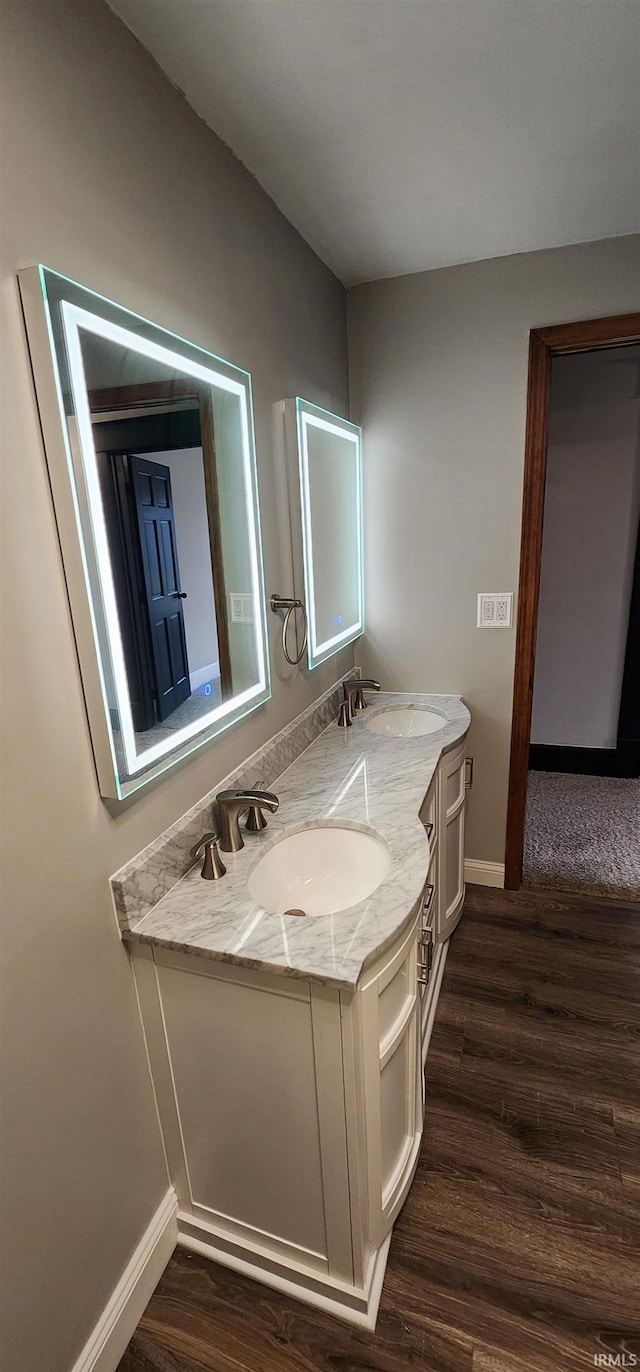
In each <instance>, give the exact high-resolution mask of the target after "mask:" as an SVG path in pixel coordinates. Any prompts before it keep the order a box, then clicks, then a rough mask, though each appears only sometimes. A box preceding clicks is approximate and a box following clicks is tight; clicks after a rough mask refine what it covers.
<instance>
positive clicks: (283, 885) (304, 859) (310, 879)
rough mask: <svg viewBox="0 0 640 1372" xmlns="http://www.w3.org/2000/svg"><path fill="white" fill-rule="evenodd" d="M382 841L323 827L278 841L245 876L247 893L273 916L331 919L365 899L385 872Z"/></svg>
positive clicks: (354, 831)
mask: <svg viewBox="0 0 640 1372" xmlns="http://www.w3.org/2000/svg"><path fill="white" fill-rule="evenodd" d="M389 862H390V858H389V850H388V848H387V846H386V844H385V843H384V842H383V841H382V839H380V838H377V837H376V836H375V834H370V833H366V832H363V831H362V830H360V829H347V828H340V827H338V826H337V825H324V826H322V827H319V828H316V829H303V830H302V831H301V832H300V833H297V834H289V835H286V836H285V837H284V838H281V839H280V840H279V842H278V843H275V844H274V846H273V848H270V849H269V851H268V852H267V853H265V855H264V857H263V858H261V859H260V862H259V863H258V865H257V867H254V870H253V872H252V873H251V876H250V877H249V893H250V895H251V896H252V897H253V899H254V900H255V901H257V902H258V904H259V905H262V906H264V909H265V910H269V911H270V912H271V913H272V914H275V915H285V914H288V913H292V914H301V913H304V914H305V915H335V914H337V913H338V911H340V910H348V909H349V908H350V906H352V905H357V904H358V903H359V901H361V900H366V898H367V896H370V895H371V893H372V891H375V889H376V887H377V886H379V885H380V882H381V881H382V879H383V877H384V876H386V873H387V871H388V870H389Z"/></svg>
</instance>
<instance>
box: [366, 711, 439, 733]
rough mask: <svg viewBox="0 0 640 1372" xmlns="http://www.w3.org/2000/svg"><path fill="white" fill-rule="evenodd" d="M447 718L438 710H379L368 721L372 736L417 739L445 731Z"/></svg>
mask: <svg viewBox="0 0 640 1372" xmlns="http://www.w3.org/2000/svg"><path fill="white" fill-rule="evenodd" d="M446 722H447V720H446V716H445V715H441V714H439V712H438V711H437V710H426V709H425V710H423V709H421V708H420V706H416V707H415V708H414V709H409V710H402V709H396V710H394V709H393V708H392V709H389V710H378V711H377V712H376V714H375V715H371V717H370V719H368V720H367V729H370V730H371V732H372V734H386V736H387V738H417V737H418V736H419V735H420V734H437V732H438V730H439V729H444V726H445V724H446Z"/></svg>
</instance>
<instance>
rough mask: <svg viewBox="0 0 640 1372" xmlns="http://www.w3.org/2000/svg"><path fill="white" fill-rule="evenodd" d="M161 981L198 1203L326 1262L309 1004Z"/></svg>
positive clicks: (180, 979) (195, 982) (162, 975)
mask: <svg viewBox="0 0 640 1372" xmlns="http://www.w3.org/2000/svg"><path fill="white" fill-rule="evenodd" d="M158 983H159V987H160V995H161V999H162V1007H163V1012H164V1019H165V1026H166V1035H167V1041H168V1048H169V1055H170V1059H171V1067H172V1072H173V1080H174V1089H175V1095H176V1101H177V1107H178V1112H179V1116H180V1123H181V1129H182V1137H183V1140H184V1148H185V1154H186V1162H187V1169H188V1174H189V1187H190V1193H191V1201H192V1203H193V1204H194V1205H197V1206H199V1207H203V1208H204V1209H208V1210H210V1211H212V1212H214V1214H215V1215H217V1216H220V1217H225V1216H227V1217H229V1218H230V1219H232V1220H236V1221H239V1222H240V1223H242V1224H244V1225H247V1226H249V1227H251V1228H253V1229H255V1230H258V1231H261V1232H262V1233H264V1234H267V1235H274V1236H276V1237H278V1238H280V1239H282V1240H285V1241H286V1242H289V1243H291V1244H294V1245H297V1246H300V1247H301V1248H305V1249H308V1250H311V1251H312V1252H313V1253H316V1254H319V1255H322V1256H323V1257H326V1253H327V1246H326V1234H325V1223H324V1207H323V1194H322V1172H321V1160H320V1139H319V1128H318V1112H317V1105H316V1081H315V1066H314V1053H313V1033H312V1022H311V1005H310V1001H309V999H305V1000H302V999H300V997H299V995H298V996H297V997H296V998H293V997H289V996H287V995H286V994H282V995H278V994H274V993H271V992H268V991H260V990H258V989H257V988H255V987H249V986H246V985H243V984H241V983H236V982H234V981H232V980H228V979H225V980H217V979H213V978H211V977H204V976H203V977H200V976H193V975H191V974H190V973H188V972H183V971H180V970H177V969H175V968H167V967H159V968H158Z"/></svg>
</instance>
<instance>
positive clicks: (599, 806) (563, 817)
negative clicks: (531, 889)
mask: <svg viewBox="0 0 640 1372" xmlns="http://www.w3.org/2000/svg"><path fill="white" fill-rule="evenodd" d="M523 875H524V880H525V883H526V884H527V885H528V886H540V887H548V888H552V887H555V888H556V889H559V890H565V891H587V892H591V893H592V894H594V895H602V896H614V897H619V898H620V899H621V900H639V899H640V780H627V779H619V778H617V777H590V776H573V775H569V774H568V773H566V772H529V783H528V791H527V818H526V825H525V849H524V873H523Z"/></svg>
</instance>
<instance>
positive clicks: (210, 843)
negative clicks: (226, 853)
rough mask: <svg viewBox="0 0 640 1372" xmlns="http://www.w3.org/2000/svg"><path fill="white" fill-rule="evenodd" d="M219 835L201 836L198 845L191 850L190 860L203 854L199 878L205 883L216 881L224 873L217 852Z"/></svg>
mask: <svg viewBox="0 0 640 1372" xmlns="http://www.w3.org/2000/svg"><path fill="white" fill-rule="evenodd" d="M219 838H220V835H219V834H203V836H202V838H201V839H200V842H199V843H195V844H194V846H193V848H192V849H191V856H192V858H199V857H201V855H202V854H203V853H204V862H203V864H202V871H201V873H200V876H201V877H204V880H205V881H218V879H219V878H220V877H223V876H224V874H225V872H226V870H227V869H226V867H225V865H224V862H223V861H222V858H221V857H220V854H219V852H218V841H219Z"/></svg>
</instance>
